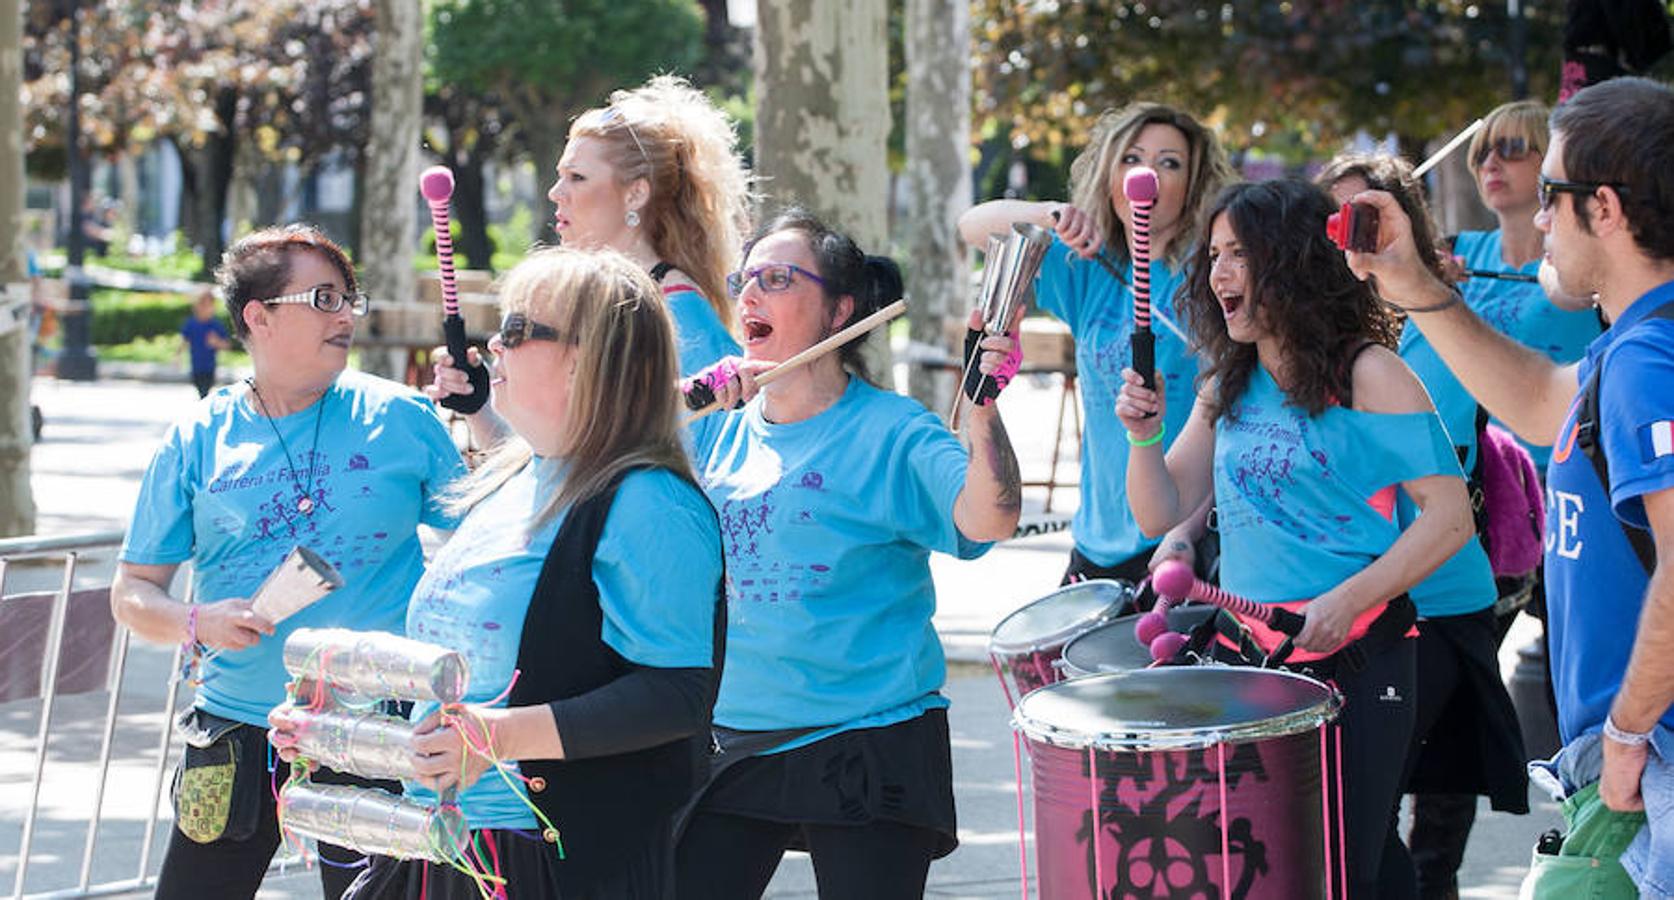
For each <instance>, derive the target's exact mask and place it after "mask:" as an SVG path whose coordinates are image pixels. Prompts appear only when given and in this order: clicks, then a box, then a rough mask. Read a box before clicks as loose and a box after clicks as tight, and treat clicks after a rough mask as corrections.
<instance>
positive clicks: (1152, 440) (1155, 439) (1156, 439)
mask: <svg viewBox="0 0 1674 900" xmlns="http://www.w3.org/2000/svg"><path fill="white" fill-rule="evenodd" d="M1167 433H1168V423H1166V422H1164V423H1163V426H1162V427H1161V428H1158V429H1157V433H1156V434H1153V435H1151V436H1150V437H1148V438H1146V439H1145V440H1143V441H1136V440H1134V437H1133V432H1131V431H1130V432H1128V444H1129V445H1130V446H1133V447H1149V446H1152V445H1153V444H1159V443H1162V439H1163V435H1165V434H1167Z"/></svg>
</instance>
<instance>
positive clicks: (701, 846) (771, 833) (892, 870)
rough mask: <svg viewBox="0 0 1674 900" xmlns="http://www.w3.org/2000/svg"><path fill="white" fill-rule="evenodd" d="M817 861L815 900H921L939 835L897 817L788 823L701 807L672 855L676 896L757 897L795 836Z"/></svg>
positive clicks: (686, 899)
mask: <svg viewBox="0 0 1674 900" xmlns="http://www.w3.org/2000/svg"><path fill="white" fill-rule="evenodd" d="M799 835H800V836H801V837H802V838H803V840H804V841H805V842H806V845H807V847H808V852H809V855H810V856H812V857H813V861H814V880H815V882H816V883H817V884H818V886H819V895H820V900H919V898H921V897H923V896H924V883H925V880H926V879H927V878H928V877H929V874H930V860H931V857H932V856H933V855H934V853H935V849H936V846H937V843H938V842H939V840H940V837H939V836H938V835H937V834H936V832H934V831H932V830H930V829H928V828H919V827H917V826H913V825H902V824H899V823H896V822H887V821H880V822H871V823H869V824H866V825H793V824H786V823H781V822H771V821H768V820H765V819H755V818H747V817H744V816H735V815H730V814H726V813H714V812H707V811H699V812H698V813H697V814H696V815H695V816H693V817H692V821H691V824H690V825H688V826H687V828H686V834H685V836H684V837H683V838H681V841H680V847H679V850H678V851H677V858H676V860H675V871H676V872H677V878H678V884H677V888H678V893H677V894H676V896H678V897H679V898H680V900H749V898H752V897H755V898H759V897H760V896H761V895H762V892H764V891H766V890H767V883H768V882H769V881H771V880H773V872H774V870H776V869H778V867H779V860H780V858H781V857H783V856H784V855H785V848H786V847H788V846H790V843H791V841H792V839H794V838H795V837H797V836H799Z"/></svg>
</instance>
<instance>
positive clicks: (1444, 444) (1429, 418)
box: [1215, 365, 1464, 603]
mask: <svg viewBox="0 0 1674 900" xmlns="http://www.w3.org/2000/svg"><path fill="white" fill-rule="evenodd" d="M1426 475H1454V476H1457V477H1459V478H1463V477H1464V474H1463V473H1462V472H1460V470H1459V460H1458V458H1456V457H1455V456H1454V455H1453V447H1452V445H1451V444H1449V443H1448V440H1447V431H1446V429H1444V428H1442V424H1441V420H1440V419H1439V418H1437V417H1436V414H1435V413H1433V412H1422V413H1369V412H1361V411H1359V410H1355V409H1347V408H1344V407H1341V406H1333V407H1330V408H1328V409H1326V410H1325V411H1324V412H1322V413H1320V414H1319V415H1317V416H1309V415H1308V414H1307V413H1306V412H1305V411H1303V410H1302V409H1300V408H1298V407H1296V406H1292V405H1291V404H1290V402H1289V400H1288V399H1287V398H1286V397H1285V394H1284V392H1283V391H1282V390H1280V389H1279V386H1278V384H1277V383H1276V382H1274V381H1273V378H1272V376H1270V375H1269V374H1267V370H1266V369H1264V368H1262V367H1261V366H1259V365H1258V366H1256V369H1255V372H1253V373H1252V374H1251V376H1250V386H1249V388H1248V389H1247V390H1245V392H1244V394H1243V395H1242V396H1241V397H1239V398H1238V400H1236V401H1235V402H1234V403H1233V404H1232V409H1231V410H1230V411H1229V412H1228V414H1227V415H1223V416H1221V417H1220V419H1219V420H1217V421H1216V423H1215V504H1216V510H1217V514H1218V516H1219V518H1220V531H1221V584H1222V586H1224V587H1225V588H1226V589H1227V590H1228V591H1231V592H1232V593H1234V594H1240V595H1243V596H1245V597H1248V598H1250V599H1251V600H1256V601H1260V602H1263V603H1284V602H1289V601H1292V600H1307V599H1311V598H1313V597H1316V596H1318V595H1319V594H1322V593H1324V592H1326V591H1328V590H1330V589H1331V588H1334V587H1336V586H1337V585H1338V584H1340V583H1342V582H1343V581H1344V580H1345V579H1347V578H1349V577H1350V576H1352V575H1353V574H1355V573H1356V572H1358V571H1360V570H1361V569H1364V568H1365V567H1366V566H1368V565H1370V564H1371V563H1372V562H1373V561H1374V560H1376V559H1377V558H1378V557H1379V556H1382V555H1383V554H1384V552H1385V551H1387V550H1388V549H1389V547H1390V545H1392V544H1394V543H1395V540H1396V539H1397V538H1398V537H1400V533H1401V531H1400V525H1399V524H1398V522H1392V521H1390V520H1389V519H1386V518H1384V517H1383V515H1382V514H1381V513H1379V512H1378V511H1377V510H1376V509H1375V508H1373V507H1372V505H1371V504H1370V503H1368V502H1367V501H1368V499H1369V498H1371V496H1372V495H1373V494H1375V493H1377V492H1378V491H1380V490H1382V489H1383V488H1386V487H1388V486H1390V485H1392V484H1398V483H1399V482H1402V481H1409V480H1411V479H1414V478H1422V477H1424V476H1426ZM1397 493H1401V491H1400V490H1399V489H1398V488H1397Z"/></svg>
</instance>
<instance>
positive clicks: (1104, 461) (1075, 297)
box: [1035, 235, 1198, 566]
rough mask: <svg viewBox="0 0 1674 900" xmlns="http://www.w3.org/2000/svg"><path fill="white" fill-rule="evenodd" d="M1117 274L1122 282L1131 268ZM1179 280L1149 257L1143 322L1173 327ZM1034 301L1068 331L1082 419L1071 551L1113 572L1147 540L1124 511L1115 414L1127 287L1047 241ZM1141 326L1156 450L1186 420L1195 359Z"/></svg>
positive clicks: (1126, 353) (1126, 333)
mask: <svg viewBox="0 0 1674 900" xmlns="http://www.w3.org/2000/svg"><path fill="white" fill-rule="evenodd" d="M1122 274H1123V277H1124V278H1126V279H1127V281H1128V283H1132V281H1133V266H1132V264H1131V263H1130V264H1129V265H1128V266H1127V267H1126V268H1125V269H1124V270H1123V273H1122ZM1179 284H1180V275H1179V274H1178V273H1176V272H1175V271H1174V270H1173V268H1171V267H1170V266H1169V265H1168V263H1167V262H1166V261H1164V260H1160V259H1153V260H1152V263H1151V308H1152V312H1151V317H1152V319H1153V320H1156V319H1167V320H1168V321H1170V322H1172V323H1174V324H1175V325H1176V326H1179V325H1180V316H1179V315H1177V313H1176V310H1175V306H1174V302H1173V301H1174V292H1175V289H1176V288H1177V287H1178V286H1179ZM1035 295H1036V298H1037V303H1038V305H1039V306H1040V308H1041V309H1044V310H1046V311H1047V312H1049V313H1051V314H1053V315H1054V316H1057V317H1058V318H1059V319H1060V320H1062V321H1063V322H1064V324H1066V325H1068V326H1069V329H1070V335H1071V336H1072V337H1074V338H1075V371H1076V380H1077V382H1078V384H1079V389H1080V391H1081V408H1082V410H1083V411H1084V412H1085V423H1086V425H1085V427H1084V428H1083V430H1082V433H1081V505H1080V506H1079V507H1078V508H1077V509H1076V511H1075V521H1074V522H1073V523H1072V524H1073V529H1072V530H1073V531H1074V533H1075V549H1076V550H1078V551H1080V553H1081V555H1082V556H1085V557H1086V558H1087V559H1089V560H1091V561H1092V562H1094V563H1095V564H1097V565H1101V566H1113V565H1116V564H1117V563H1120V562H1122V561H1123V560H1126V559H1128V558H1130V557H1133V556H1135V555H1137V554H1138V553H1140V552H1141V551H1144V550H1147V549H1149V548H1151V547H1154V546H1156V544H1157V541H1156V540H1155V539H1152V538H1147V537H1145V535H1143V534H1141V533H1140V531H1139V524H1138V523H1137V522H1135V521H1134V518H1133V512H1132V511H1131V510H1130V509H1129V508H1128V483H1127V467H1128V440H1127V436H1128V431H1127V428H1125V427H1124V426H1123V425H1122V422H1121V420H1120V419H1118V418H1116V395H1117V393H1118V392H1119V391H1121V389H1122V370H1123V369H1126V368H1128V367H1129V366H1130V365H1131V364H1132V358H1133V350H1132V345H1131V343H1130V341H1131V338H1132V336H1133V291H1132V290H1131V289H1130V288H1129V287H1128V284H1124V283H1122V282H1119V281H1117V280H1116V279H1114V278H1111V277H1110V275H1109V273H1107V272H1106V271H1105V270H1104V268H1103V267H1102V266H1100V265H1099V264H1098V263H1097V262H1094V261H1093V260H1090V259H1082V258H1081V257H1080V256H1078V255H1077V254H1076V253H1075V251H1073V250H1071V249H1070V248H1069V246H1068V245H1066V244H1065V243H1064V242H1063V241H1061V240H1059V239H1058V237H1057V236H1056V235H1054V236H1053V238H1052V246H1051V247H1050V248H1048V249H1047V251H1046V257H1045V259H1043V260H1042V261H1041V266H1040V274H1039V276H1037V277H1036V279H1035ZM1151 330H1152V331H1153V332H1154V333H1155V334H1156V336H1157V353H1156V360H1157V371H1158V372H1160V373H1162V375H1163V376H1164V378H1165V379H1166V383H1165V385H1164V392H1165V394H1166V400H1167V402H1168V409H1167V411H1166V412H1165V414H1164V424H1165V425H1166V426H1167V429H1168V433H1167V436H1166V437H1165V438H1164V440H1165V442H1166V443H1165V445H1164V446H1165V449H1166V447H1167V446H1168V445H1169V444H1172V443H1173V441H1174V439H1175V438H1176V437H1177V436H1179V434H1180V430H1181V429H1182V428H1184V427H1185V425H1186V420H1187V419H1188V418H1190V417H1191V412H1192V403H1193V402H1194V401H1195V400H1196V399H1197V391H1196V388H1195V387H1194V386H1193V381H1194V380H1195V379H1196V378H1197V371H1198V361H1197V357H1196V356H1194V355H1192V352H1191V349H1190V348H1189V347H1188V346H1187V345H1186V342H1185V341H1184V340H1182V339H1181V338H1180V336H1179V335H1178V334H1176V333H1175V332H1174V330H1173V329H1171V328H1169V327H1168V326H1167V325H1165V324H1163V323H1161V322H1157V321H1153V323H1152V326H1151Z"/></svg>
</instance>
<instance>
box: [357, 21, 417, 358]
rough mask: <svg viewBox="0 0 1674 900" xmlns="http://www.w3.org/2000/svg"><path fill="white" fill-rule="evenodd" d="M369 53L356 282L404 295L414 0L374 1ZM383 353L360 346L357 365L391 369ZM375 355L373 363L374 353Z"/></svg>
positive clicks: (410, 287)
mask: <svg viewBox="0 0 1674 900" xmlns="http://www.w3.org/2000/svg"><path fill="white" fill-rule="evenodd" d="M377 16H378V18H377V35H376V37H375V38H374V41H375V43H374V46H375V47H376V50H375V52H374V53H373V55H372V60H373V62H372V125H371V134H370V136H369V139H368V140H367V143H366V154H365V156H364V157H363V159H364V161H365V164H364V165H363V166H362V172H363V175H364V182H363V183H364V185H365V189H364V192H363V194H362V197H363V206H362V208H363V210H376V213H374V214H372V215H364V214H363V215H362V217H361V223H360V225H359V231H360V242H359V243H360V246H359V251H360V252H359V254H358V256H357V257H356V258H357V259H358V260H359V261H360V270H361V278H362V282H363V285H364V289H365V290H366V292H367V293H368V294H370V295H371V297H372V299H373V302H380V301H382V302H390V301H411V300H412V299H413V296H414V293H415V291H416V289H417V276H416V275H415V274H414V273H413V253H414V252H415V251H416V250H417V249H418V246H419V243H418V207H417V203H418V170H419V130H420V128H421V126H422V125H423V100H424V14H423V12H422V11H421V9H420V7H419V4H418V3H417V2H415V0H378V2H377ZM389 356H390V354H387V353H363V354H362V355H361V365H362V367H363V368H366V369H367V370H368V371H372V372H375V373H377V374H381V375H388V374H392V373H393V371H394V363H393V361H392V360H390V359H389ZM379 357H383V358H384V359H383V364H382V365H380V364H379V361H378V358H379Z"/></svg>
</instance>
